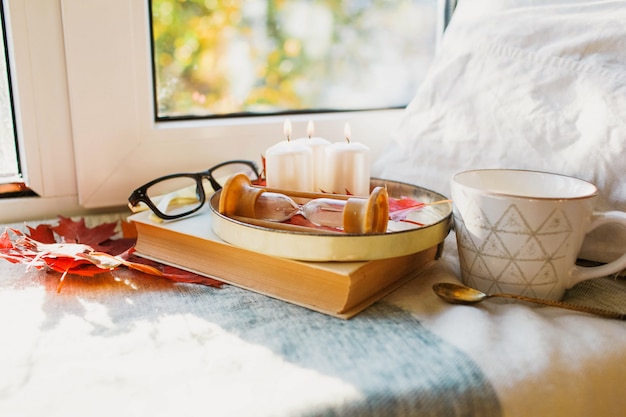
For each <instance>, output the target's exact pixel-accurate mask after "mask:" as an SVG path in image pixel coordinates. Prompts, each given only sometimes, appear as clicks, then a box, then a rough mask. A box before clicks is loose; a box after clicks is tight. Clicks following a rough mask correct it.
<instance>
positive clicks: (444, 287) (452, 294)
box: [433, 283, 626, 320]
mask: <svg viewBox="0 0 626 417" xmlns="http://www.w3.org/2000/svg"><path fill="white" fill-rule="evenodd" d="M433 291H435V294H437V295H438V296H439V297H441V298H442V299H444V300H446V301H447V302H449V303H453V304H475V303H479V302H481V301H483V300H486V299H488V298H492V297H502V298H514V299H517V300H522V301H528V302H530V303H535V304H542V305H547V306H551V307H560V308H566V309H568V310H575V311H581V312H583V313H590V314H596V315H598V316H602V317H607V318H611V319H619V320H626V314H622V313H617V312H613V311H608V310H603V309H601V308H595V307H587V306H581V305H576V304H570V303H565V302H562V301H552V300H543V299H539V298H532V297H526V296H523V295H515V294H485V293H484V292H481V291H478V290H476V289H474V288H470V287H466V286H463V285H459V284H452V283H438V284H435V285H433Z"/></svg>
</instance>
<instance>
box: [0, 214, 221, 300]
mask: <svg viewBox="0 0 626 417" xmlns="http://www.w3.org/2000/svg"><path fill="white" fill-rule="evenodd" d="M59 219H60V220H59V224H58V225H57V226H50V225H47V224H41V225H39V226H37V227H36V228H31V227H28V229H29V233H28V234H24V233H22V232H20V231H18V230H15V229H8V228H7V229H6V230H5V231H4V232H3V233H2V234H1V235H0V258H4V259H6V260H7V261H9V262H13V263H23V264H27V265H29V266H33V267H35V268H39V269H41V268H45V267H47V268H50V269H52V270H54V271H57V272H60V273H62V276H61V279H60V281H59V285H58V287H57V291H60V289H61V286H62V285H63V282H64V279H65V277H66V275H68V274H74V275H80V276H84V277H90V276H93V275H96V274H100V273H102V272H106V271H111V270H114V269H116V268H119V267H122V266H125V267H128V268H131V269H136V270H139V271H142V272H145V273H148V274H151V275H156V276H160V277H164V278H168V279H170V280H173V281H176V282H191V283H198V284H204V285H210V286H214V287H220V286H221V285H223V284H222V283H221V282H219V281H217V280H214V279H211V278H207V277H203V276H200V275H197V274H194V273H191V272H187V271H183V270H180V269H177V268H172V267H166V266H164V265H161V264H158V263H156V262H153V261H148V260H145V259H143V258H139V257H136V256H135V257H133V258H132V259H131V258H130V257H129V254H130V253H131V250H132V247H133V246H134V243H135V238H134V237H133V238H120V239H112V237H113V236H114V235H115V229H116V228H117V223H116V222H114V223H105V224H102V225H99V226H96V227H92V228H89V227H87V226H86V225H85V220H84V219H80V220H77V221H74V220H72V219H70V218H67V217H62V216H59ZM122 229H124V225H123V224H122Z"/></svg>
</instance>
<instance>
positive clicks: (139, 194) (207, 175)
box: [128, 159, 261, 220]
mask: <svg viewBox="0 0 626 417" xmlns="http://www.w3.org/2000/svg"><path fill="white" fill-rule="evenodd" d="M231 164H242V165H247V166H248V167H250V168H251V169H252V171H254V173H255V175H256V176H257V179H259V178H261V174H260V173H259V168H258V167H257V165H256V164H255V163H254V162H253V161H248V160H243V159H241V160H240V159H235V160H231V161H225V162H222V163H219V164H217V165H215V166H213V167H211V168H209V169H207V170H205V171H200V172H195V173H190V172H181V173H177V174H169V175H164V176H162V177H159V178H156V179H153V180H152V181H150V182H147V183H145V184H144V185H142V186H141V187H139V188H137V189H135V191H133V192H132V193H131V195H130V196H129V197H128V206H129V207H130V208H131V209H132V208H133V207H137V205H139V203H144V204H145V205H146V206H148V208H150V210H152V212H153V213H154V214H155V215H156V216H158V217H159V218H161V219H163V220H175V219H179V218H181V217H185V216H188V215H190V214H192V213H195V212H196V211H198V210H200V209H201V208H202V206H204V204H205V203H206V194H205V192H204V187H203V185H202V180H203V179H207V180H208V181H209V182H210V183H211V187H213V190H214V191H219V190H221V189H222V185H221V184H220V183H218V182H217V180H216V179H215V178H214V177H213V175H212V173H213V172H214V171H215V170H217V169H220V168H222V167H224V166H226V165H231ZM183 177H187V178H192V179H194V180H195V181H196V194H197V196H198V198H199V204H198V206H197V207H195V208H193V209H191V210H189V211H186V212H184V213H179V214H174V215H172V214H165V213H163V212H162V211H161V210H159V209H158V208H157V206H156V205H155V204H154V203H153V202H152V200H151V199H150V197H149V196H148V189H149V188H150V187H152V186H153V185H154V184H157V183H159V182H161V181H167V180H170V179H172V178H183Z"/></svg>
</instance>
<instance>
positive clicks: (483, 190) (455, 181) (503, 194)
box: [452, 168, 598, 201]
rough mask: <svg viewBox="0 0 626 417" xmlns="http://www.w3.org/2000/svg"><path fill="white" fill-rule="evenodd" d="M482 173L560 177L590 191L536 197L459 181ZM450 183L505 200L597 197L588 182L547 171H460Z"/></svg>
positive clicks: (512, 169) (500, 169) (596, 193)
mask: <svg viewBox="0 0 626 417" xmlns="http://www.w3.org/2000/svg"><path fill="white" fill-rule="evenodd" d="M483 172H489V173H493V172H503V173H523V174H530V175H547V176H551V177H561V178H565V179H567V180H570V181H574V182H578V183H581V184H584V185H586V186H588V187H590V188H591V190H590V191H589V192H588V193H585V194H581V195H576V196H559V195H554V196H540V195H539V196H538V195H528V194H522V193H519V194H517V193H511V192H505V191H499V190H490V189H489V188H486V187H479V186H476V185H473V184H467V183H465V182H461V181H460V177H462V176H465V175H469V174H472V173H483ZM452 183H453V184H457V185H459V186H461V187H465V188H469V189H472V190H474V191H477V192H481V193H483V194H486V195H491V196H497V197H506V198H523V199H532V200H546V201H549V200H583V199H588V198H592V197H596V196H597V195H598V187H597V186H596V185H595V184H593V183H591V182H589V181H586V180H583V179H581V178H578V177H574V176H571V175H566V174H559V173H555V172H548V171H539V170H532V169H515V168H479V169H470V170H466V171H460V172H457V173H456V174H454V176H453V177H452Z"/></svg>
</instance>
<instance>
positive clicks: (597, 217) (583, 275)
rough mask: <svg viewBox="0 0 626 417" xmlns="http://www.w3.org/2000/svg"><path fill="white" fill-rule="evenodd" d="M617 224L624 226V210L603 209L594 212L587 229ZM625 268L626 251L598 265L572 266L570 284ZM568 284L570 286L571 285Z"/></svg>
mask: <svg viewBox="0 0 626 417" xmlns="http://www.w3.org/2000/svg"><path fill="white" fill-rule="evenodd" d="M609 223H612V224H619V225H622V226H624V227H626V212H623V211H605V212H594V213H593V216H592V218H591V223H590V224H589V230H587V233H589V232H591V231H592V230H593V229H595V228H597V227H599V226H601V225H603V224H609ZM623 269H626V253H624V254H622V256H620V257H619V258H617V259H616V260H614V261H612V262H609V263H607V264H604V265H600V266H578V265H576V266H574V270H573V272H572V276H571V286H573V285H574V284H577V283H579V282H581V281H585V280H587V279H591V278H599V277H604V276H607V275H611V274H615V273H617V272H620V271H622V270H623ZM571 286H570V287H571Z"/></svg>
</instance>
